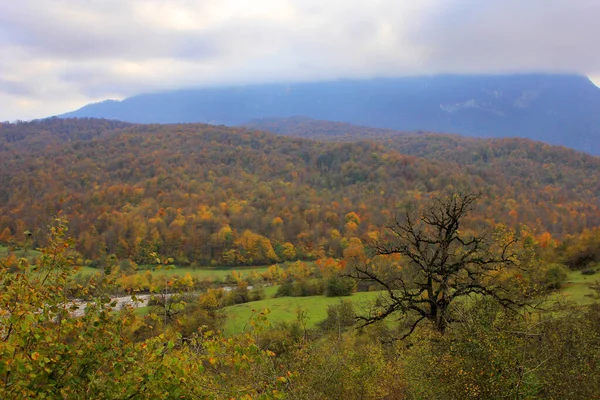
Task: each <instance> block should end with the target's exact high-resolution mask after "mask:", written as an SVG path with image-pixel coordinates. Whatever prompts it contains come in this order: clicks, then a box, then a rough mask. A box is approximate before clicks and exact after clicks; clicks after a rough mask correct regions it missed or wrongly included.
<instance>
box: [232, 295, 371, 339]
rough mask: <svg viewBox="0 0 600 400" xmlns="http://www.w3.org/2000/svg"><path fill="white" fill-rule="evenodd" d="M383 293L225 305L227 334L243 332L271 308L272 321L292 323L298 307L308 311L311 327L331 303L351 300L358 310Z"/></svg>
mask: <svg viewBox="0 0 600 400" xmlns="http://www.w3.org/2000/svg"><path fill="white" fill-rule="evenodd" d="M378 295H379V292H361V293H354V294H353V295H352V296H350V297H325V296H311V297H279V298H272V299H266V300H261V301H254V302H250V303H245V304H237V305H235V306H230V307H227V308H225V312H226V314H227V321H226V322H225V334H226V335H233V334H236V333H240V332H243V331H244V329H246V328H247V324H248V322H249V320H250V318H251V317H252V315H253V314H254V313H257V312H260V311H262V310H264V309H265V308H268V309H269V310H270V311H271V313H270V314H269V316H268V319H269V321H270V322H271V324H277V323H278V322H291V321H294V320H295V319H296V316H297V313H298V310H299V309H300V310H302V311H305V312H306V317H307V321H306V322H307V326H308V327H314V326H315V325H316V324H317V323H318V322H320V321H322V320H324V319H325V317H326V316H327V306H329V305H332V304H337V303H339V302H340V301H341V300H342V299H345V300H351V301H352V302H353V303H354V305H355V307H356V309H357V310H360V309H361V307H366V306H367V304H368V303H369V302H370V301H373V300H374V299H375V298H376V297H377V296H378Z"/></svg>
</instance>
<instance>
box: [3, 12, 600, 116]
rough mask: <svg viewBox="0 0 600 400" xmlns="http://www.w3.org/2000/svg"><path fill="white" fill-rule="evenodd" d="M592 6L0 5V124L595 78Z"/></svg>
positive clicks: (598, 69)
mask: <svg viewBox="0 0 600 400" xmlns="http://www.w3.org/2000/svg"><path fill="white" fill-rule="evenodd" d="M598 16H600V2H597V0H572V1H569V2H565V1H562V0H530V1H528V2H522V1H518V0H490V1H480V0H420V1H413V0H404V1H401V0H369V1H367V0H364V1H360V0H344V1H342V0H329V1H322V0H220V1H218V2H217V1H209V0H204V1H191V0H190V1H186V0H170V1H168V2H166V1H159V0H19V1H18V2H17V1H14V2H13V1H5V2H0V54H2V57H1V58H0V102H1V104H2V105H3V107H2V108H0V120H3V119H29V118H34V117H44V116H47V115H52V114H56V113H61V112H64V111H69V110H71V109H73V108H77V107H79V106H81V105H83V104H85V103H88V102H91V101H98V100H102V99H105V98H108V97H111V98H123V97H126V96H129V95H133V94H136V93H140V92H149V91H156V90H162V89H169V88H180V87H189V86H205V85H215V84H236V83H252V82H266V81H303V80H318V79H332V78H350V77H371V76H399V75H409V74H410V75H417V74H430V73H461V72H463V73H471V72H473V73H486V72H487V73H497V72H512V71H562V72H578V73H583V74H590V75H592V74H596V75H598V76H600V59H598V58H597V57H596V53H597V52H598V51H597V50H598V45H597V44H596V37H598V36H599V34H600V28H598V27H596V26H597V24H596V20H597V18H598Z"/></svg>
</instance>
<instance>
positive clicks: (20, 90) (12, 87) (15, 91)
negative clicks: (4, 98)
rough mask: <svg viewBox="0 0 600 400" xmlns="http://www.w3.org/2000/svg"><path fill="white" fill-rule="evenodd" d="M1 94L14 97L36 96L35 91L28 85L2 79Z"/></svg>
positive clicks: (0, 80)
mask: <svg viewBox="0 0 600 400" xmlns="http://www.w3.org/2000/svg"><path fill="white" fill-rule="evenodd" d="M0 93H6V94H10V95H13V96H30V95H32V94H34V93H35V91H34V90H33V88H32V87H31V86H30V84H28V83H25V82H21V81H15V80H11V79H3V78H2V77H0Z"/></svg>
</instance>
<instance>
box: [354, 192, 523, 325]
mask: <svg viewBox="0 0 600 400" xmlns="http://www.w3.org/2000/svg"><path fill="white" fill-rule="evenodd" d="M477 199H478V196H477V195H475V194H473V193H468V192H456V193H451V194H449V195H447V196H445V197H440V198H437V199H435V200H433V201H432V202H431V203H430V204H428V205H427V206H425V207H424V208H423V209H421V210H419V211H418V213H417V214H416V215H413V214H412V213H410V212H407V213H406V216H405V220H404V221H399V220H396V221H394V222H393V223H392V224H391V225H390V226H389V235H388V236H387V237H386V238H383V239H381V240H379V241H377V242H376V243H375V245H374V249H375V252H376V253H377V254H378V256H379V257H381V256H389V255H400V256H402V257H403V258H402V262H403V264H402V265H401V266H399V267H396V268H394V267H393V266H390V267H389V268H388V270H390V269H391V270H393V272H392V273H391V276H386V275H387V274H382V273H380V272H379V271H378V270H377V269H376V267H375V265H374V264H373V263H369V262H367V263H364V264H362V263H355V264H353V266H352V270H351V276H353V277H355V278H356V279H360V280H366V281H369V282H375V283H377V284H379V285H380V287H381V289H383V290H385V292H386V297H385V299H384V300H383V302H381V303H380V304H379V306H377V305H376V306H375V307H374V309H373V310H371V312H370V314H369V315H367V316H359V318H360V319H361V320H362V321H363V324H371V323H374V322H377V321H380V320H383V319H385V318H387V317H389V316H392V315H394V314H397V313H400V314H402V315H404V316H405V317H406V318H408V319H409V320H410V319H412V320H411V321H410V326H409V331H408V333H407V334H406V335H409V334H410V333H412V331H413V330H414V329H415V328H416V327H417V325H418V324H419V323H420V322H421V321H423V320H426V321H429V322H431V323H432V324H433V325H434V326H435V329H436V330H437V331H438V332H440V333H444V332H445V330H446V327H447V326H448V324H449V323H451V322H454V321H455V320H456V317H455V315H453V310H452V308H453V307H454V303H455V302H456V301H457V300H460V299H462V298H465V297H471V296H473V295H480V296H489V297H491V298H493V299H494V300H496V301H497V302H498V303H500V304H502V305H503V306H505V307H509V308H510V307H514V306H517V305H518V304H519V301H520V300H519V299H518V298H515V297H514V293H511V290H510V289H511V288H510V287H509V285H507V281H508V279H507V278H506V274H507V273H509V272H510V270H509V267H512V266H515V265H517V263H518V262H519V260H518V257H517V255H518V254H517V250H516V249H515V244H516V242H517V238H516V237H515V236H514V234H512V233H510V232H505V231H500V232H495V233H494V234H493V235H488V236H486V235H473V234H469V233H467V232H464V231H463V230H462V223H463V220H464V218H465V216H466V215H467V213H468V212H469V211H470V210H472V209H473V207H474V205H475V203H476V201H477ZM394 269H395V270H394ZM517 294H518V293H517ZM413 317H414V319H413ZM406 335H405V336H406Z"/></svg>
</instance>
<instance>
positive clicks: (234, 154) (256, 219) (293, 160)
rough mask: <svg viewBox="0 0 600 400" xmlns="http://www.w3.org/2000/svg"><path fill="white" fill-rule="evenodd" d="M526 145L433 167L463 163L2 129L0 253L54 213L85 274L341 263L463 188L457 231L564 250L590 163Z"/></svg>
mask: <svg viewBox="0 0 600 400" xmlns="http://www.w3.org/2000/svg"><path fill="white" fill-rule="evenodd" d="M439 136H440V137H444V135H439ZM434 139H435V137H434ZM467 140H468V141H471V140H472V139H467ZM482 142H484V141H482ZM531 143H532V142H530V141H524V143H523V144H521V143H518V144H517V145H513V144H512V142H507V143H503V142H502V141H498V145H497V148H494V146H491V147H492V149H491V150H489V151H491V153H488V150H486V149H485V148H482V150H481V151H480V152H475V153H474V152H473V151H472V150H474V149H476V148H473V149H470V148H469V149H467V151H466V153H464V154H465V155H466V156H469V157H471V158H473V159H481V158H482V157H488V160H492V159H494V158H497V159H498V162H495V161H494V162H487V163H484V162H479V161H477V162H474V163H469V162H463V161H462V157H463V156H458V157H457V159H456V160H452V159H446V158H450V157H439V158H438V157H436V156H435V154H436V152H439V154H446V155H449V154H454V153H455V152H458V154H462V153H460V151H461V150H460V149H461V148H462V146H460V145H459V146H457V148H455V149H452V148H450V147H448V148H447V146H445V142H444V141H437V140H433V141H431V142H425V143H424V144H423V146H425V147H423V153H424V154H431V155H428V156H427V158H424V157H415V156H410V155H403V154H401V153H400V152H398V151H396V150H394V149H393V148H390V147H391V144H393V142H390V145H388V144H387V142H384V143H376V142H374V141H358V142H351V143H335V142H333V143H327V142H318V141H312V140H307V139H297V138H289V137H282V136H276V135H273V134H269V133H265V132H256V131H251V130H248V129H244V128H227V127H222V126H212V125H202V124H182V125H130V124H121V123H116V122H111V121H98V120H87V121H86V120H56V119H55V120H45V121H36V122H32V123H19V124H1V125H0V241H1V242H10V241H14V242H17V243H22V242H24V241H33V243H32V245H34V246H36V245H39V244H40V241H42V240H43V237H44V235H43V231H41V230H40V229H39V228H43V227H44V226H46V225H47V224H48V223H49V222H50V221H51V219H52V218H54V217H55V216H56V215H57V214H58V213H60V214H61V215H62V216H64V217H66V218H68V220H69V221H70V233H71V234H72V235H74V236H75V237H77V238H78V239H79V244H78V247H77V249H78V250H79V251H80V253H81V254H82V256H83V257H85V258H88V259H90V260H98V259H101V258H102V257H104V256H106V255H110V254H116V255H117V257H119V258H130V259H132V260H135V261H136V262H145V261H146V260H147V257H148V255H149V254H150V253H151V252H155V251H157V252H159V253H161V254H162V255H164V256H169V257H173V258H175V259H176V261H177V263H179V264H190V263H195V264H196V265H197V264H201V265H210V264H218V265H243V264H265V263H270V262H273V261H274V260H277V259H279V260H285V259H290V258H291V259H293V258H294V257H295V255H297V256H298V257H301V258H314V257H319V256H325V255H330V256H334V257H340V256H342V253H343V250H344V248H345V247H346V246H347V245H348V241H349V240H350V239H351V238H353V237H357V238H361V239H363V240H367V239H368V237H371V236H372V234H374V233H376V232H377V231H378V230H379V229H381V227H383V226H384V225H385V224H386V223H387V222H389V221H390V219H391V218H393V215H394V214H396V213H402V212H403V210H405V209H406V208H407V207H411V205H414V204H415V202H419V201H420V200H421V199H426V198H427V197H429V196H434V195H436V194H438V193H440V192H441V191H443V190H446V189H448V188H449V187H451V186H452V187H463V186H465V185H468V186H470V187H471V188H473V189H476V190H479V191H481V193H482V195H483V199H482V201H481V202H480V204H479V206H478V209H477V210H476V212H475V213H474V214H473V215H472V218H471V219H470V220H469V221H468V224H469V226H470V227H472V228H475V229H484V227H486V226H488V225H489V224H490V223H498V222H501V223H505V224H508V225H509V226H512V227H517V226H519V225H520V224H527V225H528V226H529V227H530V229H532V230H534V231H535V232H537V234H541V233H543V232H546V231H548V232H549V233H550V234H551V235H552V236H553V237H564V236H565V235H567V234H572V233H578V232H581V231H582V230H583V229H584V228H590V227H593V226H597V225H599V224H600V200H599V199H600V181H599V179H598V176H597V174H596V173H594V171H598V170H600V159H599V158H598V157H592V156H589V155H585V154H582V153H578V152H575V151H572V150H567V149H561V150H563V151H565V153H564V157H563V156H557V157H554V155H553V154H554V150H553V149H554V148H552V147H551V146H547V145H541V144H539V145H538V144H534V145H531ZM525 145H526V146H525ZM553 157H554V158H553ZM565 157H566V158H565ZM551 160H552V161H551ZM550 161H551V162H550ZM486 165H489V166H490V167H485V166H486ZM27 230H29V231H30V232H31V234H32V236H31V238H28V237H27V236H26V235H25V232H26V231H27ZM290 245H291V246H293V249H294V251H293V252H290V251H288V250H289V249H290ZM290 254H292V255H290ZM293 254H295V255H293ZM286 257H287V258H286Z"/></svg>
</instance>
